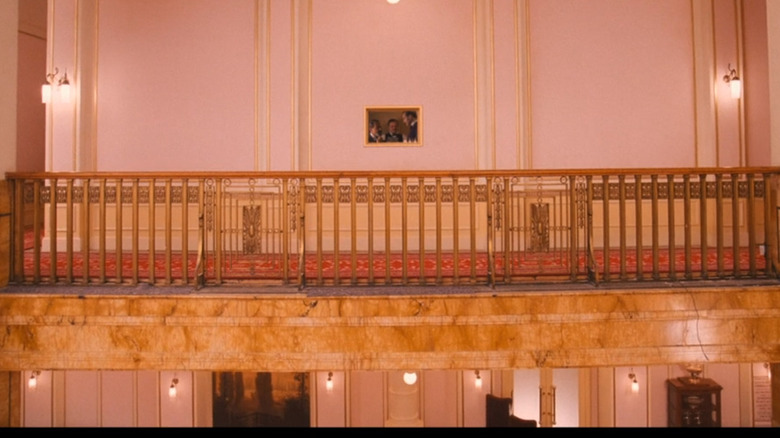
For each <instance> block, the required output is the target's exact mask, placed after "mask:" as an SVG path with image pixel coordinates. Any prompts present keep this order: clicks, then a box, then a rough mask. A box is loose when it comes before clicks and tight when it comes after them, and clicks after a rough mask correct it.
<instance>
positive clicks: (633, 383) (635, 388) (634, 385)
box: [628, 369, 639, 394]
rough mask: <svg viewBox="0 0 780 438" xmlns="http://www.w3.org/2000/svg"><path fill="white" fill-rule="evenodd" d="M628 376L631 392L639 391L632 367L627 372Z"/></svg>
mask: <svg viewBox="0 0 780 438" xmlns="http://www.w3.org/2000/svg"><path fill="white" fill-rule="evenodd" d="M628 378H629V379H631V392H632V393H634V394H636V393H638V392H639V381H637V380H636V374H634V370H633V369H632V370H631V372H630V373H628Z"/></svg>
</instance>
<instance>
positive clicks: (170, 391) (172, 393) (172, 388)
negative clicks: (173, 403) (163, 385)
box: [168, 378, 179, 398]
mask: <svg viewBox="0 0 780 438" xmlns="http://www.w3.org/2000/svg"><path fill="white" fill-rule="evenodd" d="M178 383H179V379H176V378H174V379H173V380H171V386H170V387H169V388H168V397H170V398H175V397H176V394H177V392H178V391H177V390H176V385H177V384H178Z"/></svg>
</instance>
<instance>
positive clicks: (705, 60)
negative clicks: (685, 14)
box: [691, 0, 717, 167]
mask: <svg viewBox="0 0 780 438" xmlns="http://www.w3.org/2000/svg"><path fill="white" fill-rule="evenodd" d="M712 20H713V9H712V2H711V0H691V24H692V30H693V35H692V38H693V41H692V47H693V75H694V76H693V93H694V96H693V102H694V109H693V111H694V129H695V133H694V134H695V137H694V138H695V143H696V145H695V154H696V157H695V164H696V167H713V166H715V165H716V162H717V122H716V121H717V114H716V107H715V86H714V81H715V76H716V74H715V60H714V59H715V49H714V45H713V44H714V43H713V39H714V29H713V24H712V23H713V22H712Z"/></svg>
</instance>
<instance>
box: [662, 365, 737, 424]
mask: <svg viewBox="0 0 780 438" xmlns="http://www.w3.org/2000/svg"><path fill="white" fill-rule="evenodd" d="M666 383H667V385H666V386H667V391H668V397H669V399H668V409H669V427H720V391H721V390H722V389H723V388H722V387H721V386H720V385H718V384H717V383H716V382H715V381H714V380H712V379H705V378H701V377H698V376H692V377H678V378H676V379H669V380H667V381H666Z"/></svg>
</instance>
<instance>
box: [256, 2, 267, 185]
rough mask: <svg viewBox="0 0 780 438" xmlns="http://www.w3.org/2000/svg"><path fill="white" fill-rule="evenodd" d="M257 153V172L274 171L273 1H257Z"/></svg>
mask: <svg viewBox="0 0 780 438" xmlns="http://www.w3.org/2000/svg"><path fill="white" fill-rule="evenodd" d="M254 31H255V47H254V58H255V59H254V69H255V71H254V76H255V86H254V89H255V99H254V112H255V123H254V125H255V126H254V143H255V146H254V150H255V163H254V169H255V170H256V171H266V172H267V171H270V170H271V147H270V145H271V80H270V76H271V2H270V0H255V29H254Z"/></svg>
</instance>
